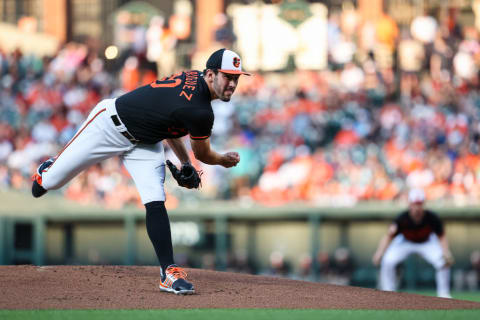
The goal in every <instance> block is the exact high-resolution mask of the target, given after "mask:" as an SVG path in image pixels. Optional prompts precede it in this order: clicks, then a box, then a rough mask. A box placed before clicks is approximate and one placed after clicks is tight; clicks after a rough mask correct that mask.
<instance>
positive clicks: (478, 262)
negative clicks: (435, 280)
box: [453, 250, 480, 291]
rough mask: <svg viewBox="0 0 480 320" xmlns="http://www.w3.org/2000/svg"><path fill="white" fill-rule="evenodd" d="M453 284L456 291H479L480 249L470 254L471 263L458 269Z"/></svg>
mask: <svg viewBox="0 0 480 320" xmlns="http://www.w3.org/2000/svg"><path fill="white" fill-rule="evenodd" d="M453 285H454V288H455V290H456V291H463V290H465V289H467V290H469V291H477V290H478V288H479V286H480V250H475V251H473V252H472V253H471V254H470V265H469V266H468V267H467V268H465V269H458V270H456V271H455V273H454V276H453Z"/></svg>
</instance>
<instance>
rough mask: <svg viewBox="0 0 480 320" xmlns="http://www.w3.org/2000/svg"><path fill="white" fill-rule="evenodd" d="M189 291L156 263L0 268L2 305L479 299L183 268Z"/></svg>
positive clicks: (337, 305) (326, 304) (310, 304)
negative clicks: (167, 281)
mask: <svg viewBox="0 0 480 320" xmlns="http://www.w3.org/2000/svg"><path fill="white" fill-rule="evenodd" d="M187 272H188V275H189V277H188V278H189V280H190V281H192V282H193V283H194V285H195V288H196V292H197V293H196V294H195V295H191V296H176V295H173V294H171V293H164V292H160V291H159V289H158V280H159V269H158V267H140V266H135V267H126V266H47V267H36V266H2V267H0V288H1V290H0V308H1V309H172V308H173V309H185V308H294V309H299V308H314V309H396V310H398V309H416V310H433V309H437V310H438V309H443V310H445V309H480V303H476V302H471V301H463V300H454V299H442V298H435V297H426V296H421V295H415V294H407V293H394V292H383V291H378V290H373V289H365V288H358V287H348V286H335V285H328V284H321V283H312V282H303V281H295V280H286V279H279V278H271V277H262V276H252V275H244V274H235V273H227V272H216V271H206V270H199V269H187Z"/></svg>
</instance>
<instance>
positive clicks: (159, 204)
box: [145, 201, 174, 270]
mask: <svg viewBox="0 0 480 320" xmlns="http://www.w3.org/2000/svg"><path fill="white" fill-rule="evenodd" d="M145 208H146V209H147V233H148V237H149V238H150V241H152V244H153V248H154V249H155V252H156V254H157V258H158V262H159V263H160V266H161V267H162V270H165V269H166V268H167V267H168V266H169V265H171V264H174V261H173V248H172V235H171V233H170V221H169V220H168V214H167V209H165V204H164V202H163V201H152V202H149V203H147V204H145Z"/></svg>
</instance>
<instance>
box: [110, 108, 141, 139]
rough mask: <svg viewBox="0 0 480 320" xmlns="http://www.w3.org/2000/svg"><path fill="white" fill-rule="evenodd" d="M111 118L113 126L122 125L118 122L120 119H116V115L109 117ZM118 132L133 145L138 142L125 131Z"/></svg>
mask: <svg viewBox="0 0 480 320" xmlns="http://www.w3.org/2000/svg"><path fill="white" fill-rule="evenodd" d="M111 118H112V121H113V124H115V126H117V127H119V126H121V125H122V123H121V122H120V119H119V118H118V116H117V115H116V114H114V115H113V116H111ZM119 132H120V133H121V134H122V136H124V137H125V138H127V139H128V140H129V141H130V142H131V143H133V144H135V143H139V142H140V140H137V139H135V137H134V136H132V134H131V133H130V132H128V131H127V130H125V131H119Z"/></svg>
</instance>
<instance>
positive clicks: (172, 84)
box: [150, 73, 182, 88]
mask: <svg viewBox="0 0 480 320" xmlns="http://www.w3.org/2000/svg"><path fill="white" fill-rule="evenodd" d="M181 75H182V73H177V74H174V75H172V76H171V77H169V78H167V77H165V78H162V79H160V80H156V81H154V82H152V83H150V85H151V86H152V88H174V87H176V86H178V85H179V84H180V83H182V79H175V78H176V77H180V76H181ZM157 81H160V82H164V81H175V82H169V83H157Z"/></svg>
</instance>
